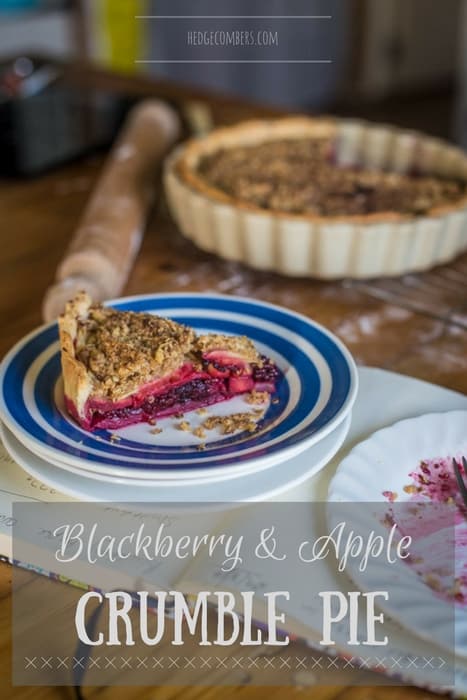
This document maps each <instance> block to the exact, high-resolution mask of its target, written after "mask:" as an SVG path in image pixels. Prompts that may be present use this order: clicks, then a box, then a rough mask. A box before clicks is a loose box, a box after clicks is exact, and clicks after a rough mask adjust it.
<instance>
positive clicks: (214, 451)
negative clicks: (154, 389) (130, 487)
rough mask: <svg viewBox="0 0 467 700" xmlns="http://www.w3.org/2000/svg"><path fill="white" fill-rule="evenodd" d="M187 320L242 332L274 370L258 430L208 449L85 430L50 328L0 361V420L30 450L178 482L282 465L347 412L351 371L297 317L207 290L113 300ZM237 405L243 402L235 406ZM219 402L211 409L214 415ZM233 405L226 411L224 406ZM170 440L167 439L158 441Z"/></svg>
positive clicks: (341, 355) (324, 337)
mask: <svg viewBox="0 0 467 700" xmlns="http://www.w3.org/2000/svg"><path fill="white" fill-rule="evenodd" d="M112 305H113V306H114V307H115V308H117V309H120V310H130V311H144V312H147V313H156V314H159V315H161V316H166V317H169V318H172V319H174V320H175V321H178V322H180V323H185V324H187V325H190V326H193V327H194V328H195V329H196V330H197V331H198V332H201V333H206V332H212V333H225V334H240V335H248V336H249V337H250V338H251V339H252V340H253V342H254V343H255V345H256V347H257V348H258V350H259V351H260V352H261V353H262V354H264V355H267V356H268V357H271V358H272V359H273V360H274V362H275V363H276V364H277V366H278V367H279V368H280V370H281V371H282V376H281V377H280V379H279V381H278V383H277V391H276V394H275V399H276V401H274V402H273V403H272V404H271V405H270V407H269V409H268V411H267V413H266V415H265V416H264V419H263V420H262V421H261V424H260V426H259V430H258V431H256V432H255V433H254V434H251V435H250V434H248V435H246V434H245V433H238V434H236V435H230V436H228V437H226V438H224V439H221V436H219V435H217V434H216V433H215V432H214V431H213V432H212V434H211V435H209V437H208V439H207V440H206V449H205V450H202V451H200V450H198V449H197V447H198V444H199V441H198V440H197V439H195V438H194V437H193V436H192V435H188V434H184V433H183V432H182V431H178V430H174V431H173V434H172V435H170V434H169V433H168V434H167V435H165V432H164V435H162V436H158V438H159V439H155V436H154V435H152V436H151V435H150V433H149V431H148V428H147V426H146V425H141V424H139V425H136V426H132V427H128V428H124V429H122V430H118V431H112V432H115V433H116V434H117V435H118V437H119V438H120V440H118V441H113V440H112V439H111V437H112V436H111V432H109V431H105V430H98V431H96V432H94V433H89V432H87V431H85V430H83V429H81V428H80V426H78V425H77V424H76V422H75V421H73V420H72V419H71V418H70V416H69V415H68V414H67V412H66V411H65V410H64V406H63V391H62V389H61V367H60V352H59V344H58V340H57V339H58V332H57V326H56V324H51V325H49V326H45V327H43V328H40V329H38V330H37V331H35V332H34V333H32V334H30V335H29V336H27V337H26V338H25V339H24V340H22V341H21V342H20V343H18V344H17V345H16V346H15V347H14V348H13V349H12V350H11V351H10V353H8V355H7V356H6V357H5V359H4V360H3V362H2V364H1V366H0V417H1V419H2V421H3V422H4V423H5V425H7V426H8V428H9V429H10V430H11V431H12V432H13V433H14V434H15V435H16V437H17V438H18V439H19V440H20V441H21V442H23V443H24V444H25V445H27V447H28V448H29V449H31V450H32V451H34V453H37V454H42V455H50V456H51V457H53V458H54V459H58V460H59V461H61V462H66V463H67V464H70V465H72V466H75V467H78V468H87V469H93V468H94V467H97V469H98V471H100V472H101V473H104V470H105V471H106V473H109V474H113V475H117V476H122V470H124V471H126V472H127V473H129V472H131V478H133V477H134V478H136V476H141V477H142V478H143V479H148V478H151V479H156V478H160V479H167V478H172V479H176V478H179V479H182V480H183V479H185V478H194V477H196V478H198V477H201V476H207V475H214V474H220V473H225V472H229V473H234V472H236V471H237V472H243V471H245V469H247V468H248V469H250V470H251V471H256V470H257V469H259V468H262V467H263V468H266V467H270V466H272V465H274V464H278V463H281V462H284V461H285V460H288V459H291V458H292V457H294V456H295V455H297V454H299V453H300V452H301V451H302V450H305V449H307V448H308V447H311V445H313V444H316V443H318V442H319V441H320V440H321V439H323V438H325V437H326V436H327V435H329V434H330V433H331V432H332V431H333V430H334V429H335V428H336V427H337V426H338V425H339V424H340V423H341V422H342V420H343V419H344V418H345V417H346V416H348V415H349V413H350V411H351V409H352V406H353V403H354V401H355V398H356V395H357V386H358V376H357V370H356V367H355V364H354V362H353V360H352V357H351V355H350V353H349V352H348V350H347V349H346V348H345V347H344V345H343V344H342V343H341V342H340V341H339V340H338V339H337V338H336V337H335V336H334V335H332V333H330V332H329V331H327V330H326V329H324V328H322V327H321V326H319V325H318V324H316V323H314V322H313V321H311V320H310V319H308V318H306V317H305V316H300V315H299V314H296V313H293V312H291V311H289V310H287V309H283V308H280V307H277V306H273V305H272V304H266V303H263V302H258V301H256V300H254V299H242V298H238V297H231V296H230V297H229V296H222V295H211V294H159V295H157V294H156V295H148V296H142V297H130V298H127V299H120V300H116V301H114V302H112ZM243 406H244V404H243ZM221 410H222V409H221V406H220V405H218V406H216V407H215V408H213V409H212V412H213V413H217V412H218V411H221ZM229 411H232V407H229ZM166 439H168V440H169V442H168V443H167V442H165V440H166Z"/></svg>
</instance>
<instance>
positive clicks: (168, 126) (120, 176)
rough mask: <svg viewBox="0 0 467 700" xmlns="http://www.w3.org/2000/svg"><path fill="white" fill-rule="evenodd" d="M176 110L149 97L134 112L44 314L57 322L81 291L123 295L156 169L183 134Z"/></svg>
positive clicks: (98, 296)
mask: <svg viewBox="0 0 467 700" xmlns="http://www.w3.org/2000/svg"><path fill="white" fill-rule="evenodd" d="M180 129H181V125H180V120H179V118H178V116H177V114H176V112H175V111H174V110H173V109H172V108H171V107H169V106H168V105H167V104H165V103H163V102H160V101H158V100H146V101H144V102H141V103H140V104H139V105H137V106H136V107H135V108H133V110H132V111H131V112H130V114H129V116H128V119H127V121H126V123H125V126H124V128H123V131H122V133H121V135H120V137H119V138H118V140H117V142H116V143H115V145H114V147H113V148H112V151H111V152H110V155H109V156H108V159H107V161H106V164H105V166H104V171H103V173H102V175H101V177H100V179H99V181H98V183H97V186H96V189H95V191H94V193H93V195H92V196H91V199H90V201H89V203H88V204H87V206H86V209H85V211H84V214H83V217H82V219H81V222H80V224H79V226H78V229H77V230H76V232H75V234H74V236H73V238H72V240H71V243H70V245H69V247H68V250H67V251H66V253H65V257H64V258H63V260H62V261H61V263H60V265H59V267H58V270H57V273H56V283H55V284H54V285H53V286H52V287H50V288H49V289H48V290H47V293H46V295H45V298H44V302H43V307H42V315H43V318H44V320H45V321H52V320H54V319H56V318H57V316H59V314H61V313H62V311H63V309H64V307H65V304H66V302H67V301H68V300H69V299H71V298H72V297H73V296H75V294H76V293H77V292H78V291H80V290H85V291H87V292H88V293H89V294H90V295H91V297H92V298H93V300H95V301H103V300H104V299H110V298H112V297H115V296H118V295H119V294H120V293H121V291H122V289H123V287H124V285H125V283H126V280H127V278H128V275H129V272H130V270H131V267H132V265H133V263H134V260H135V257H136V255H137V253H138V251H139V248H140V245H141V241H142V237H143V231H144V226H145V223H146V219H147V216H148V212H149V209H150V206H151V204H152V202H153V198H154V192H155V186H156V178H155V176H156V172H157V167H158V165H159V164H160V162H161V160H162V158H163V157H164V156H165V154H166V153H167V151H168V150H169V149H170V147H171V146H172V145H173V144H174V143H175V141H176V140H177V138H178V137H179V134H180Z"/></svg>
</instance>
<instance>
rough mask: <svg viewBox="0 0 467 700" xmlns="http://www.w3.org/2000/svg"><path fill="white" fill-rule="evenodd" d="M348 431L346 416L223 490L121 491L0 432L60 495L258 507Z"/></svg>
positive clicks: (319, 465) (309, 469) (308, 472)
mask: <svg viewBox="0 0 467 700" xmlns="http://www.w3.org/2000/svg"><path fill="white" fill-rule="evenodd" d="M349 427H350V416H349V417H348V418H347V419H346V420H344V421H343V423H342V424H341V425H340V426H339V427H338V428H336V430H335V432H333V433H332V434H331V435H328V437H327V438H324V440H321V441H320V442H319V443H318V444H317V445H314V446H313V447H310V448H309V449H308V450H306V451H304V452H302V453H301V454H300V455H298V456H297V457H295V458H293V459H291V460H289V461H288V462H284V463H282V464H278V465H276V466H275V467H271V469H269V470H268V471H267V472H257V473H254V474H249V475H245V476H243V477H239V478H233V479H231V480H229V481H228V482H227V484H228V485H227V486H226V485H225V484H224V483H221V484H216V483H213V484H209V483H208V484H198V485H196V484H195V485H190V486H185V485H184V484H183V483H181V482H180V483H173V484H169V483H166V484H164V485H163V486H162V485H161V484H159V483H153V484H152V486H150V487H148V486H142V485H139V484H133V485H126V484H125V485H121V484H114V483H109V482H108V481H105V482H104V481H99V480H96V479H89V478H86V476H84V474H80V475H77V474H72V473H71V472H69V471H65V470H64V469H61V468H58V467H55V466H53V465H51V464H49V463H48V462H47V461H45V460H44V459H42V458H41V457H39V456H37V455H35V454H33V453H32V452H31V451H30V450H28V449H27V448H26V447H25V446H24V445H22V444H21V443H20V442H19V440H18V439H17V438H16V437H15V436H14V435H13V433H11V431H10V430H8V428H6V426H2V435H3V443H4V445H5V447H6V449H7V450H8V452H9V453H10V454H11V456H12V457H13V459H14V460H15V461H16V462H17V463H18V464H19V465H20V466H21V467H23V469H25V470H26V471H27V472H28V473H29V474H31V475H32V476H34V477H36V478H37V479H40V480H41V481H43V482H44V483H45V484H47V485H48V486H51V487H52V488H54V489H57V490H58V491H61V492H62V493H65V494H67V495H68V496H72V497H73V498H77V499H80V500H83V501H98V502H105V501H109V502H114V503H130V502H131V503H135V502H136V503H148V502H154V503H195V504H196V503H204V502H207V503H211V502H212V503H219V502H223V503H236V502H239V503H240V502H248V501H261V500H264V499H267V498H272V497H273V496H275V495H277V494H279V493H281V492H283V491H285V490H288V489H289V488H292V487H293V486H296V485H298V484H300V483H301V482H303V481H305V479H308V478H310V477H311V476H313V475H314V474H316V473H318V472H319V471H320V470H321V469H323V468H324V467H325V466H326V464H327V463H328V462H329V461H330V460H331V459H332V457H333V456H334V455H335V454H336V452H337V451H338V450H339V448H340V447H341V445H342V444H343V442H344V440H345V437H346V435H347V433H348V430H349Z"/></svg>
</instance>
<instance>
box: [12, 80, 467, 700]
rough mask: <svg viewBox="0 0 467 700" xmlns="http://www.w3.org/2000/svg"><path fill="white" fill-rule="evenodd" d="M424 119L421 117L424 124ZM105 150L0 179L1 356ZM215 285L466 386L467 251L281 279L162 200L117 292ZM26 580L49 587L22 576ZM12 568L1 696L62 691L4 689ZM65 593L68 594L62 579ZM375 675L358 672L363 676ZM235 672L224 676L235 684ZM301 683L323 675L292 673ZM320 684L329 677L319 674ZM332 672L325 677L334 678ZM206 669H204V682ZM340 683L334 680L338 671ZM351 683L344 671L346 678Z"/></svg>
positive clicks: (240, 107)
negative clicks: (357, 274)
mask: <svg viewBox="0 0 467 700" xmlns="http://www.w3.org/2000/svg"><path fill="white" fill-rule="evenodd" d="M66 72H67V75H68V76H69V77H70V79H73V80H77V81H79V82H82V83H85V84H92V85H102V86H105V87H108V88H114V89H117V90H122V91H127V92H132V93H134V94H139V95H157V96H161V97H164V98H168V99H170V100H171V101H172V102H173V103H175V104H177V105H182V104H184V103H186V101H187V100H188V99H205V100H206V101H207V103H208V104H209V106H210V108H211V110H212V115H213V118H214V121H215V123H231V122H234V121H236V120H238V119H241V118H245V117H251V116H258V115H261V114H267V113H271V110H265V109H260V108H258V107H252V106H251V105H248V104H245V103H242V102H240V101H238V100H231V99H227V98H221V97H216V98H213V97H212V96H206V95H203V94H201V93H200V92H196V93H194V92H193V91H192V90H189V89H188V88H187V89H184V88H179V87H175V86H173V85H171V84H167V83H157V84H156V83H153V82H149V81H146V80H145V79H135V80H127V79H123V78H118V77H115V76H107V75H105V74H103V73H100V72H98V71H95V70H90V69H82V68H79V67H76V66H75V67H71V68H67V69H66ZM422 126H423V125H422ZM101 166H102V158H100V157H93V158H88V159H87V160H85V161H83V162H80V163H77V164H72V165H69V166H67V167H63V168H61V169H60V170H58V171H55V172H53V173H51V174H48V175H46V176H43V177H41V178H38V179H34V180H30V181H17V182H14V181H9V182H2V183H1V189H0V213H1V230H2V237H1V252H0V292H1V293H0V324H1V329H2V333H1V335H0V356H3V354H4V353H5V352H6V351H7V350H8V349H9V348H10V346H11V345H12V344H13V343H14V342H16V341H17V340H19V339H20V338H21V337H22V336H23V335H24V334H25V333H27V332H28V331H30V330H31V329H32V328H34V327H35V326H36V325H38V324H39V323H40V322H41V318H40V307H41V301H42V298H43V295H44V292H45V290H46V288H47V286H48V285H49V284H50V283H51V282H52V281H53V277H54V272H55V268H56V266H57V263H58V262H59V260H60V257H61V256H62V254H63V252H64V249H65V247H66V245H67V242H68V240H69V238H70V236H71V234H72V233H73V230H74V228H75V226H76V225H77V222H78V219H79V216H80V214H81V212H82V210H83V207H84V205H85V202H86V200H87V198H88V196H89V194H90V192H91V191H92V188H93V185H94V183H95V182H96V179H97V177H98V175H99V172H100V169H101ZM198 290H202V291H213V292H223V293H227V294H239V295H245V296H253V297H255V298H258V299H263V300H265V301H270V302H274V303H278V304H282V305H284V306H287V307H289V308H291V309H293V310H295V311H299V312H302V313H304V314H306V315H308V316H310V317H311V318H313V319H315V320H316V321H318V322H319V323H322V324H324V325H325V326H327V327H328V328H330V329H331V330H332V331H333V332H335V333H336V334H337V335H338V336H339V337H340V338H341V339H342V340H343V341H344V342H345V343H346V344H347V346H348V347H349V349H350V350H351V352H352V353H353V354H354V356H355V358H356V360H357V361H358V362H359V363H360V364H364V365H373V366H378V367H383V368H387V369H391V370H393V371H396V372H401V373H403V374H407V375H411V376H414V377H419V378H421V379H425V380H428V381H432V382H435V383H438V384H441V385H443V386H445V387H449V388H451V389H455V390H457V391H461V392H464V393H467V256H466V255H464V256H463V257H461V258H459V259H458V260H457V261H456V262H455V263H452V264H451V265H448V266H445V267H442V268H438V269H436V270H434V271H432V272H430V273H426V274H422V275H407V276H406V277H404V278H403V279H398V280H389V281H374V282H366V283H352V282H345V281H343V282H335V283H321V282H316V281H313V280H296V279H287V278H283V277H280V276H277V275H271V274H268V273H260V272H255V271H252V270H248V269H246V268H244V267H242V266H240V265H237V264H233V263H228V262H222V261H219V260H217V259H215V258H214V257H212V256H209V255H207V254H205V253H202V252H200V251H198V250H196V249H195V248H194V247H193V246H192V245H191V244H190V243H188V242H187V241H186V240H184V239H183V238H182V236H181V235H180V234H179V233H178V232H177V229H176V227H175V225H174V224H173V222H172V221H171V219H170V217H169V215H168V213H167V210H166V207H165V205H164V202H163V201H162V200H161V201H159V203H158V205H157V206H156V209H155V212H154V214H153V216H152V218H151V220H150V222H149V225H148V228H147V232H146V236H145V240H144V244H143V248H142V250H141V253H140V255H139V257H138V260H137V263H136V266H135V268H134V270H133V272H132V274H131V277H130V280H129V282H128V285H127V287H126V289H125V293H126V294H136V293H146V292H164V291H166V292H169V291H171V292H173V291H198ZM24 576H25V577H26V579H27V580H26V582H27V583H28V585H41V586H44V587H45V586H48V587H52V586H57V585H60V584H57V583H53V582H49V581H45V580H44V579H42V580H41V582H40V583H39V582H37V579H36V577H34V576H32V575H31V574H24ZM10 579H11V569H10V568H9V567H8V566H7V565H1V566H0V619H1V621H2V624H1V626H0V660H1V664H0V673H1V677H0V688H1V691H0V696H1V697H2V698H3V697H5V698H7V697H8V698H10V697H11V698H15V699H22V700H23V699H24V700H26V698H38V699H39V698H64V697H71V691H70V689H61V688H55V689H48V688H40V689H36V688H12V686H11V681H10V676H9V666H10V653H11V650H10V639H9V629H8V620H9V612H10V603H11V600H10ZM69 595H70V602H72V601H73V600H74V599H76V596H77V593H76V592H75V591H74V590H73V589H71V588H70V593H69ZM374 678H375V677H374V676H372V675H371V674H367V683H368V686H371V684H372V682H373V681H374ZM236 680H237V682H238V679H235V678H232V681H231V682H232V683H235V681H236ZM295 680H296V682H297V683H298V684H299V685H300V684H303V685H307V684H308V683H309V682H315V683H316V682H318V683H319V682H320V681H323V680H324V678H323V677H322V676H321V677H314V678H308V679H305V678H303V679H302V680H300V679H295ZM326 680H327V682H329V678H327V679H326ZM331 680H332V679H331ZM210 682H211V683H213V682H214V678H211V681H210V677H209V676H207V678H206V683H207V684H209V683H210ZM341 682H342V680H341ZM345 682H346V683H349V685H350V684H351V683H352V682H353V680H352V677H351V676H349V677H348V679H347V680H346V681H345ZM173 683H174V686H173V687H168V688H165V689H162V690H157V691H156V690H155V689H144V688H133V689H131V688H114V689H87V690H86V693H85V694H86V697H90V698H98V697H99V698H102V699H103V700H104V699H106V698H110V697H112V698H113V699H119V698H138V699H141V700H143V698H147V699H149V698H155V697H158V698H164V699H165V698H167V699H168V698H175V697H177V698H182V699H183V700H188V698H195V697H197V698H198V697H199V698H203V699H204V698H208V697H215V696H217V693H222V696H223V697H230V696H235V697H236V698H239V699H240V700H246V699H247V698H255V699H256V698H259V697H262V696H263V695H264V694H266V693H267V694H268V695H269V696H270V698H271V700H273V699H274V700H275V699H276V698H277V700H278V699H279V697H283V695H284V692H285V693H286V694H287V696H289V695H294V696H298V695H303V697H313V698H318V699H319V700H327V699H328V698H337V697H339V698H342V699H343V698H345V699H346V700H354V698H355V700H357V699H358V700H366V699H368V700H370V699H373V698H380V697H381V698H388V700H392V698H399V697H402V696H403V697H406V696H413V697H414V698H415V697H427V696H428V695H429V694H428V693H424V692H422V691H417V690H414V689H402V688H376V687H366V688H365V687H364V688H361V687H360V688H351V687H348V686H342V685H341V686H339V687H335V686H333V685H327V686H322V687H316V686H314V687H311V688H308V689H307V688H306V687H305V688H302V689H300V687H298V686H297V687H296V688H288V689H285V690H284V689H275V688H272V689H268V690H267V691H266V690H263V689H261V688H254V687H250V688H249V687H244V688H242V687H236V686H234V687H232V688H228V689H222V690H219V689H217V690H216V688H215V687H212V688H210V689H206V688H185V689H183V688H177V687H175V684H176V677H174V679H173Z"/></svg>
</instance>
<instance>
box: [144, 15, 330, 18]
mask: <svg viewBox="0 0 467 700" xmlns="http://www.w3.org/2000/svg"><path fill="white" fill-rule="evenodd" d="M135 19H332V15H135Z"/></svg>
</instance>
